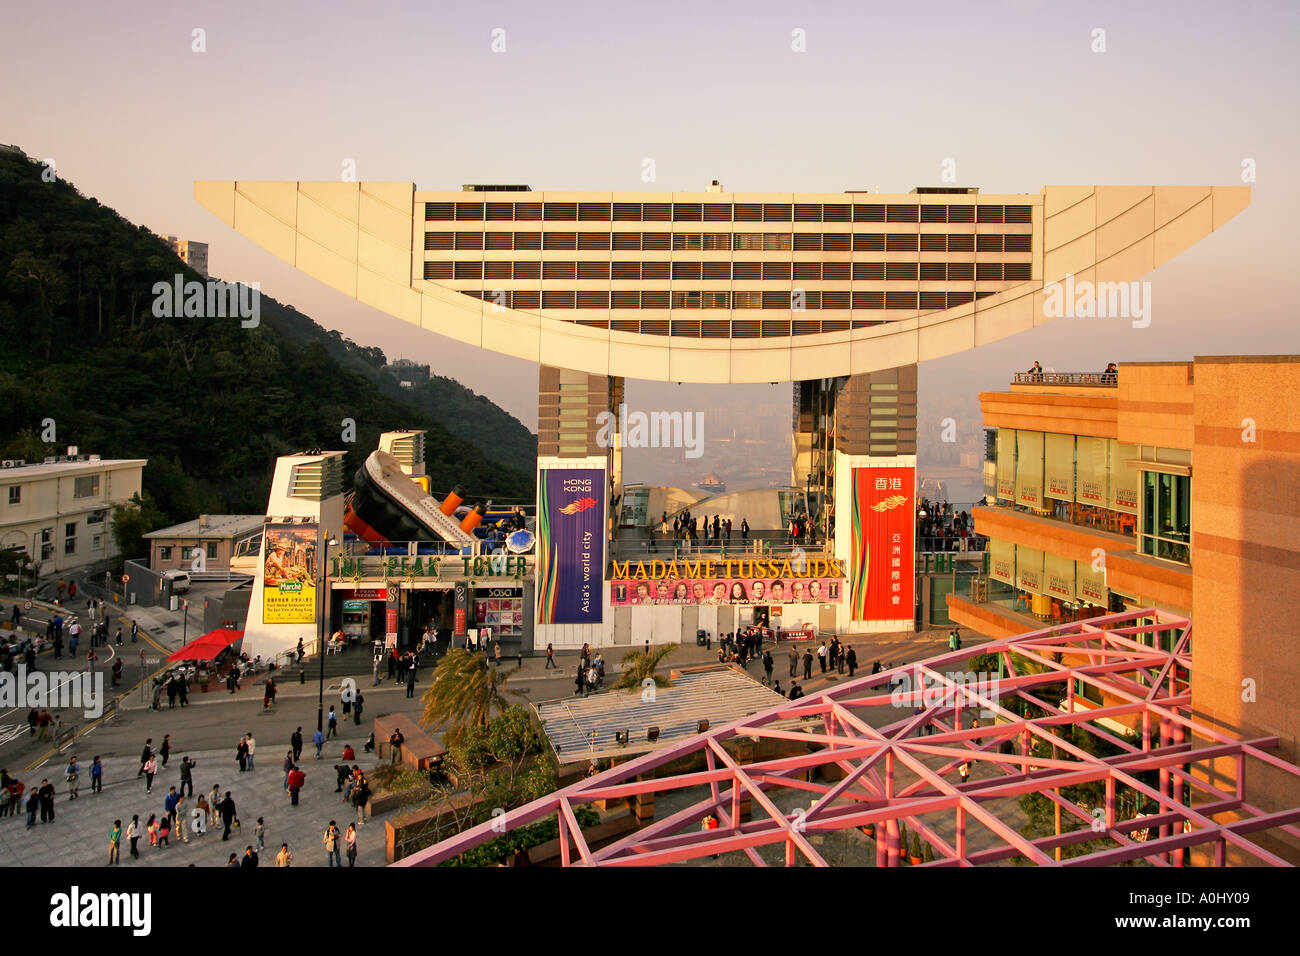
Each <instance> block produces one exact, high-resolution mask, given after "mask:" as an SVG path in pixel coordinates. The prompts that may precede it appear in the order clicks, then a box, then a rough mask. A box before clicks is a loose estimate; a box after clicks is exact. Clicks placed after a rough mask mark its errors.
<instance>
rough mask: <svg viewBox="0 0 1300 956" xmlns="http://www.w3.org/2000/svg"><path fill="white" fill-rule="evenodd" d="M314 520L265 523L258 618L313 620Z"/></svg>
mask: <svg viewBox="0 0 1300 956" xmlns="http://www.w3.org/2000/svg"><path fill="white" fill-rule="evenodd" d="M319 545H320V542H319V540H318V533H317V530H316V525H314V524H268V525H267V526H266V530H265V532H264V534H263V546H262V547H263V554H264V555H265V556H264V557H263V559H262V585H263V586H262V621H263V623H266V624H311V623H313V622H314V621H315V620H316V574H317V561H316V549H317V548H318V547H319Z"/></svg>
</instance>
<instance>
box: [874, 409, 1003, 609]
mask: <svg viewBox="0 0 1300 956" xmlns="http://www.w3.org/2000/svg"><path fill="white" fill-rule="evenodd" d="M999 437H1001V432H999ZM915 535H916V469H915V468H914V467H911V466H908V467H897V466H891V467H885V468H854V469H853V542H852V549H853V552H852V560H853V567H852V570H851V574H850V578H849V580H850V582H851V586H852V594H851V595H850V600H851V601H852V619H853V620H855V621H896V620H901V619H910V618H911V617H912V616H913V614H914V610H913V594H912V591H913V568H914V562H915V555H914V554H913V549H914V548H915Z"/></svg>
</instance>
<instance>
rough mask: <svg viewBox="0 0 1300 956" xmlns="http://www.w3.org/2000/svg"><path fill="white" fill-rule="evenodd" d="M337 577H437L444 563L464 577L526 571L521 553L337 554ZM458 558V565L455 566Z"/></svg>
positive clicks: (505, 575)
mask: <svg viewBox="0 0 1300 956" xmlns="http://www.w3.org/2000/svg"><path fill="white" fill-rule="evenodd" d="M333 560H334V574H333V576H334V577H336V578H398V577H411V578H426V579H428V578H440V577H442V572H443V569H444V563H445V564H448V565H451V567H450V568H447V570H448V571H451V572H452V573H453V574H454V573H455V571H457V570H463V573H464V575H465V577H467V578H468V577H477V578H483V577H486V578H494V577H501V578H515V579H516V580H518V579H520V578H523V577H524V576H525V575H527V574H528V559H527V556H526V555H522V554H489V555H482V554H481V555H477V556H475V555H468V554H467V555H456V556H452V557H427V558H426V557H416V558H414V559H412V558H410V557H397V556H393V557H387V558H366V557H348V556H343V555H339V556H337V557H335V558H334V559H333ZM457 561H459V562H460V563H461V568H456V567H455V563H456V562H457Z"/></svg>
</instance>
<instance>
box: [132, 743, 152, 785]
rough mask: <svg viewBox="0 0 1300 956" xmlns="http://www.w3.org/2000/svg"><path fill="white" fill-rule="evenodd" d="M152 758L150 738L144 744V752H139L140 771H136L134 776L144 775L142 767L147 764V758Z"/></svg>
mask: <svg viewBox="0 0 1300 956" xmlns="http://www.w3.org/2000/svg"><path fill="white" fill-rule="evenodd" d="M152 756H153V738H152V737H150V738H148V739H147V740H145V742H144V750H142V751H140V769H139V770H138V771H136V774H135V775H136V776H137V777H140V776H143V775H144V765H145V764H147V763H148V762H149V758H150V757H152Z"/></svg>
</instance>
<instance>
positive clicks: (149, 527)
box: [113, 491, 171, 558]
mask: <svg viewBox="0 0 1300 956" xmlns="http://www.w3.org/2000/svg"><path fill="white" fill-rule="evenodd" d="M170 522H171V519H170V518H168V517H167V515H165V514H164V513H163V512H161V511H159V510H158V506H157V505H156V504H155V503H154V500H153V496H152V495H151V494H149V492H147V491H146V492H144V494H143V495H141V494H135V495H132V496H131V500H130V501H129V502H128V503H127V504H124V505H114V506H113V541H114V542H115V543H116V544H117V550H118V553H119V554H121V555H122V557H123V558H139V557H143V556H145V555H147V554H148V548H147V547H146V546H145V541H144V536H145V535H146V534H148V533H149V532H150V531H156V530H157V529H159V528H162V527H164V526H166V525H167V524H169V523H170Z"/></svg>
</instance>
